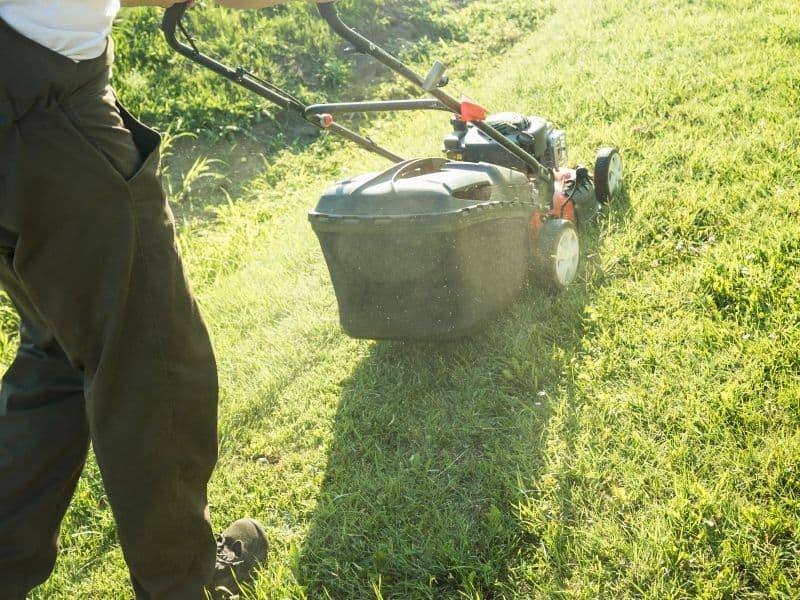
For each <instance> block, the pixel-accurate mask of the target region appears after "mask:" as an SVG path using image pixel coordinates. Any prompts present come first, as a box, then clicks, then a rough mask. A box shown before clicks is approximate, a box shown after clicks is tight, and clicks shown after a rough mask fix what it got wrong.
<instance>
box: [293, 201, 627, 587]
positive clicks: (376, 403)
mask: <svg viewBox="0 0 800 600" xmlns="http://www.w3.org/2000/svg"><path fill="white" fill-rule="evenodd" d="M616 210H617V209H616V207H615V211H616ZM619 210H620V211H621V212H622V214H625V213H626V212H627V210H628V200H627V197H623V198H620V200H619ZM604 218H606V219H608V218H611V219H613V220H614V221H616V219H617V217H613V216H607V217H604ZM584 240H585V246H586V248H585V249H584V253H583V254H584V257H586V261H587V263H588V265H587V268H586V269H585V272H586V274H587V276H588V277H589V278H590V279H598V278H600V274H599V269H597V268H594V267H593V266H592V262H593V261H594V262H596V260H597V259H596V256H597V250H598V247H599V244H600V241H599V234H598V233H597V232H594V233H593V232H591V231H589V232H586V234H585V235H584ZM592 257H595V258H594V259H592ZM593 273H594V275H593ZM600 284H601V283H600ZM596 287H597V283H595V282H594V281H588V282H587V281H584V282H583V283H582V284H580V283H579V284H577V285H574V286H573V287H572V288H571V289H570V290H568V291H567V292H565V293H563V294H560V295H557V296H553V295H550V294H547V293H545V292H542V291H540V290H536V289H528V290H527V291H526V292H525V293H524V294H523V296H522V298H521V299H520V300H519V301H517V302H515V303H514V305H513V306H512V307H511V308H509V309H508V310H507V311H506V312H505V313H504V314H503V315H502V316H501V317H500V318H499V319H498V320H497V321H496V322H495V323H493V324H492V325H491V326H490V327H489V328H488V329H487V330H486V331H485V332H484V333H482V334H481V335H479V336H477V337H475V338H473V339H472V340H468V341H464V342H461V343H456V344H449V345H431V344H420V345H404V344H400V343H377V344H375V345H374V346H373V347H372V350H371V352H370V354H369V356H368V357H367V358H365V359H364V360H363V361H362V362H361V363H360V364H359V365H358V367H357V368H356V369H355V370H354V372H353V373H352V375H351V377H350V378H349V380H348V381H346V382H345V384H344V387H343V392H342V398H341V403H340V405H339V407H338V412H337V415H336V420H335V424H334V434H333V442H332V444H331V447H330V450H329V455H328V465H327V471H326V478H325V481H324V483H323V486H322V489H321V493H320V497H319V503H318V506H317V509H316V511H315V514H314V517H313V519H312V522H311V526H310V529H309V533H308V535H307V538H306V540H305V545H304V549H303V552H302V555H301V556H300V560H299V564H298V565H297V576H298V579H299V580H300V581H301V582H302V583H303V584H304V585H305V586H307V591H308V597H310V598H326V597H330V598H374V597H379V598H380V597H382V598H403V599H406V598H437V599H438V598H456V597H468V598H478V597H482V598H486V597H496V596H500V595H501V594H502V593H503V589H504V588H503V585H504V581H507V579H508V572H509V569H511V568H513V566H514V564H515V561H516V560H517V559H518V557H519V555H520V553H521V549H522V546H523V545H524V544H525V543H526V540H525V535H524V532H523V530H522V529H521V526H520V522H519V516H518V514H517V511H516V508H515V506H516V504H517V503H518V502H520V501H521V500H522V499H523V496H524V494H525V492H526V489H525V486H526V484H529V482H531V481H532V480H534V479H535V478H536V477H537V474H538V473H539V471H540V469H541V466H542V464H543V460H544V457H545V453H546V451H547V449H546V448H545V447H543V440H544V439H545V433H546V428H547V424H548V420H549V417H550V416H551V414H552V411H553V410H554V406H552V405H551V399H554V398H556V395H557V394H558V392H559V391H560V390H562V389H564V388H565V387H566V388H569V387H570V385H571V384H570V381H571V380H570V375H569V373H570V369H571V365H573V364H574V362H575V358H576V356H577V354H578V353H579V352H580V348H581V341H582V336H583V330H582V323H583V311H584V307H585V305H586V303H587V302H588V300H589V298H590V296H591V293H592V290H593V289H595V288H596Z"/></svg>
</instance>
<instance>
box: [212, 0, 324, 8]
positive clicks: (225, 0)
mask: <svg viewBox="0 0 800 600" xmlns="http://www.w3.org/2000/svg"><path fill="white" fill-rule="evenodd" d="M307 1H308V2H314V3H316V4H327V3H329V2H335V1H336V0H307ZM217 2H218V3H219V4H221V5H222V6H227V7H228V8H265V7H267V6H275V5H276V4H286V2H288V0H217Z"/></svg>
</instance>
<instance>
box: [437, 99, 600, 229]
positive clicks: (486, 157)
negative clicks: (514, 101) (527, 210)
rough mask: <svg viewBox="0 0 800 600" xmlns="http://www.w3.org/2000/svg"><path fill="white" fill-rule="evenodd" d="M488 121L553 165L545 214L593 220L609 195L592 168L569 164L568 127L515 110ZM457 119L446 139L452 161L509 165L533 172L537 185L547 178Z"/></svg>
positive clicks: (544, 193)
mask: <svg viewBox="0 0 800 600" xmlns="http://www.w3.org/2000/svg"><path fill="white" fill-rule="evenodd" d="M486 123H488V124H489V125H491V126H492V127H494V128H495V129H496V130H497V131H499V132H500V133H501V134H503V135H504V136H505V137H506V138H507V139H508V140H509V141H511V142H512V143H514V144H516V145H517V146H519V147H520V148H522V149H523V150H525V151H526V152H528V153H529V154H531V155H532V156H533V157H534V158H536V160H537V161H539V162H540V163H541V164H542V165H543V166H545V167H547V168H548V169H552V170H553V172H554V175H555V177H554V180H553V184H552V187H550V188H549V189H548V188H544V189H540V190H539V192H540V193H539V199H540V202H539V207H538V208H539V210H540V211H542V216H548V217H550V216H553V217H557V218H560V219H567V220H569V221H572V222H576V223H588V222H591V221H592V220H593V219H594V218H595V217H596V216H597V213H598V211H599V210H600V202H602V201H604V198H602V197H599V196H598V194H597V193H596V190H595V185H594V181H593V179H592V177H591V176H590V174H589V171H588V169H587V168H586V167H583V166H580V165H578V166H577V167H575V168H574V169H571V168H569V167H568V166H567V161H568V157H567V135H566V133H565V132H564V131H563V130H561V129H556V128H555V126H554V125H553V123H551V122H550V121H548V120H546V119H543V118H542V117H535V116H527V117H526V116H524V115H521V114H519V113H513V112H503V113H498V114H495V115H491V116H489V117H488V118H487V119H486ZM451 124H452V125H453V132H452V133H450V134H449V135H447V136H446V137H445V138H444V152H445V154H446V155H447V158H449V159H450V160H453V161H464V162H471V163H480V162H485V163H490V164H493V165H499V166H504V167H508V168H510V169H514V170H517V171H522V172H523V173H525V174H527V175H528V176H529V177H530V178H531V180H532V184H533V185H537V184H541V183H542V182H537V181H534V177H533V173H532V172H531V171H530V168H529V167H528V166H527V165H526V164H525V163H524V162H523V161H522V160H521V159H519V158H517V157H516V156H514V155H513V154H511V153H509V152H508V151H507V150H506V149H505V148H503V147H502V146H501V145H500V144H498V143H497V142H496V141H495V140H493V139H491V138H490V137H489V136H487V135H486V134H485V133H483V132H482V131H480V130H479V129H478V128H477V127H475V126H474V125H473V124H471V123H465V122H464V121H463V120H461V119H460V118H458V117H456V118H454V119H452V121H451ZM601 170H602V165H601Z"/></svg>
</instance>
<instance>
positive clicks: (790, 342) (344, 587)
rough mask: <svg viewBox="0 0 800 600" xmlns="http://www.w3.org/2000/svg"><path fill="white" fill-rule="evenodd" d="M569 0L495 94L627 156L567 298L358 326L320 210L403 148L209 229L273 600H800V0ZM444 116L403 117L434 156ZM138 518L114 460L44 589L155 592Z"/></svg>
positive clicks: (226, 413)
mask: <svg viewBox="0 0 800 600" xmlns="http://www.w3.org/2000/svg"><path fill="white" fill-rule="evenodd" d="M556 7H557V9H558V10H557V12H556V13H555V14H554V15H553V16H551V17H549V18H548V19H547V20H546V21H544V22H543V24H542V27H541V29H540V31H538V32H536V33H535V34H532V35H531V36H529V37H528V38H526V39H525V40H524V41H523V42H522V43H521V44H519V45H518V46H516V47H515V48H514V49H513V50H512V51H511V52H509V53H508V54H507V55H504V56H500V57H497V58H496V59H495V60H493V61H488V62H487V64H486V65H485V70H484V72H483V73H481V74H480V75H478V76H477V77H476V78H475V80H473V81H471V82H469V84H468V86H469V87H468V89H469V90H470V92H471V94H472V95H474V96H476V97H478V98H479V99H481V100H483V101H485V102H486V103H487V104H488V105H490V106H491V107H492V108H496V109H498V110H504V109H514V110H521V111H524V112H529V113H533V114H541V115H543V116H546V117H548V118H550V119H552V120H553V121H555V122H556V123H557V124H558V125H559V126H562V127H563V128H565V129H566V130H567V132H568V136H569V139H570V140H571V155H572V158H573V159H574V160H576V161H580V162H584V163H591V162H592V160H593V157H594V152H595V150H596V149H597V148H598V147H599V146H602V145H606V144H611V145H616V146H618V147H619V148H620V149H621V151H622V153H623V156H624V158H625V161H626V170H627V186H628V187H627V190H626V193H625V194H624V195H623V196H622V197H621V198H618V199H617V201H616V203H615V204H614V205H612V206H611V207H610V209H609V211H608V214H607V215H605V216H604V217H603V219H602V221H601V224H600V227H599V228H598V230H597V231H596V232H594V233H592V232H588V233H587V235H586V236H585V238H584V239H585V242H586V243H585V250H584V253H585V259H584V269H583V272H582V277H581V280H580V282H579V283H578V285H576V286H574V287H573V288H572V289H571V290H569V291H568V292H567V293H565V294H562V295H559V296H550V295H548V294H545V293H542V292H540V291H538V290H536V289H532V290H530V291H528V292H527V293H526V294H525V295H524V296H523V297H522V298H521V299H520V300H519V301H518V302H517V303H515V304H514V305H513V306H512V307H511V308H510V309H509V310H508V311H507V312H506V313H505V314H504V315H503V316H502V317H501V318H500V319H498V321H497V322H495V323H493V324H492V325H491V326H490V327H489V328H488V329H487V330H486V331H485V332H484V333H482V334H480V335H478V336H477V337H476V338H474V339H472V340H469V341H465V342H462V343H458V344H450V345H404V344H397V343H374V342H364V341H354V340H350V339H348V338H346V337H345V336H344V335H343V334H342V333H341V331H340V330H339V328H338V323H337V314H336V304H335V298H334V296H333V291H332V289H331V287H330V284H329V281H328V276H327V271H326V268H325V265H324V262H323V260H322V256H321V253H320V251H319V248H318V245H317V242H316V239H315V238H314V236H313V233H312V232H311V230H310V228H309V226H308V224H307V223H306V222H305V210H306V209H307V208H308V207H310V206H311V205H313V203H314V201H315V198H316V197H317V196H318V194H319V192H320V191H321V190H322V189H323V188H324V186H325V184H326V182H327V181H330V180H331V179H334V178H336V177H337V176H340V173H346V174H351V173H355V172H359V171H362V170H367V169H374V168H379V167H380V166H381V165H382V164H383V163H381V161H380V160H379V159H372V158H369V157H365V156H364V155H363V154H361V153H359V152H357V151H353V150H352V149H350V148H347V147H342V146H341V145H339V144H333V145H330V146H329V145H325V144H327V142H320V143H319V144H318V145H316V146H313V147H312V148H310V149H309V150H308V152H307V153H305V154H302V155H298V156H286V157H284V158H283V159H280V160H285V161H286V163H285V165H286V168H285V169H284V168H281V167H280V164H282V163H280V161H279V164H278V165H277V166H276V165H271V166H270V168H269V169H268V170H267V172H266V173H265V176H264V177H263V178H262V179H261V180H258V181H255V182H253V185H252V194H251V196H250V199H251V201H249V202H241V203H234V204H232V205H231V206H229V207H226V208H224V209H221V210H220V214H219V220H218V223H217V224H216V225H214V226H213V227H212V226H209V227H208V228H206V229H201V230H195V229H186V230H185V231H184V232H183V235H182V240H181V241H182V244H183V246H184V248H185V250H186V255H187V261H188V263H189V265H190V271H191V275H192V278H193V279H194V280H196V281H197V282H198V290H199V292H200V295H201V300H202V303H203V305H204V309H205V314H206V315H207V318H208V320H209V323H210V326H211V329H212V332H213V335H214V339H215V344H216V347H217V349H218V354H219V357H220V374H221V380H222V384H223V390H224V391H223V397H222V405H221V417H220V428H221V458H220V464H219V468H218V469H217V472H216V474H215V476H214V479H213V481H212V488H211V498H212V503H213V510H214V517H215V521H216V522H217V523H218V524H220V525H223V524H224V523H226V522H227V521H229V520H231V519H233V518H236V517H238V516H241V515H245V514H246V515H251V516H255V517H258V518H260V519H262V520H263V521H264V522H265V524H266V525H267V527H268V530H269V534H270V537H271V540H272V542H273V551H272V557H271V561H270V564H269V565H268V566H267V567H266V568H265V570H264V572H263V574H262V578H261V579H260V580H259V582H258V583H257V585H256V587H255V589H254V590H252V593H250V594H248V595H247V597H253V598H261V599H264V598H334V599H361V598H398V599H405V598H436V599H438V598H473V599H477V598H654V599H656V598H658V599H661V598H697V597H700V598H794V597H798V595H799V594H800V586H798V578H799V577H800V572H799V571H798V559H797V551H798V536H799V533H800V532H799V531H798V516H800V515H799V514H798V513H800V507H799V506H798V486H799V485H800V484H799V483H798V482H799V481H800V480H799V479H798V468H800V454H799V453H798V449H797V448H798V434H797V430H798V405H799V404H800V385H798V382H797V373H798V367H800V365H799V364H798V362H799V360H798V357H799V356H800V332H799V331H800V330H799V329H798V325H800V324H799V323H798V307H797V303H798V302H800V273H798V271H799V270H800V269H799V267H800V265H799V264H798V261H800V258H798V257H799V255H800V224H798V217H800V210H799V209H798V206H800V191H799V190H798V179H799V178H800V150H798V148H797V140H798V138H800V120H799V119H798V109H797V107H798V106H800V86H798V80H800V67H798V64H799V63H798V57H800V25H798V24H797V21H796V20H795V18H794V12H795V6H794V3H793V2H790V1H788V0H785V1H780V0H776V1H774V2H771V3H769V6H766V5H765V4H764V3H761V2H744V1H734V0H731V1H728V2H724V1H717V2H712V1H708V2H693V3H688V2H637V3H634V2H623V1H614V0H611V1H609V2H606V3H604V4H603V6H602V10H600V9H599V7H598V5H597V4H596V3H592V2H588V0H583V1H578V2H569V3H567V2H558V3H556ZM459 85H460V84H459ZM445 130H446V123H443V120H442V118H441V116H439V115H419V116H413V117H403V119H402V120H398V121H396V122H384V123H381V124H380V125H379V126H378V127H376V128H375V131H374V134H375V136H376V137H378V138H383V139H387V140H391V141H393V143H394V144H395V146H394V147H396V148H398V149H400V150H401V151H404V152H407V153H408V154H418V153H419V154H427V153H431V154H432V155H435V154H436V153H437V151H438V146H439V141H438V136H439V133H440V132H444V131H445ZM323 157H324V162H323V161H322V158H323ZM276 169H277V170H276ZM276 173H277V174H278V175H276ZM215 257H216V258H215ZM231 258H232V259H233V260H235V263H236V265H238V266H237V269H236V270H235V272H232V271H231V270H230V269H229V268H227V267H226V263H227V261H228V260H229V259H231ZM112 523H113V521H112V519H111V515H110V511H109V510H108V507H107V506H106V505H105V502H104V501H103V498H102V488H101V486H100V482H99V476H98V474H97V472H96V469H95V467H93V466H90V468H89V469H88V471H87V474H86V475H85V476H84V478H83V479H82V481H81V484H80V486H79V490H78V497H77V499H76V503H75V506H74V507H73V509H72V511H71V512H70V514H69V516H68V520H67V523H66V524H65V528H64V534H63V536H62V541H63V543H64V552H63V554H62V557H61V559H60V563H59V567H58V569H57V572H56V574H55V576H54V577H53V579H52V580H51V582H49V583H48V584H46V586H43V587H42V588H40V590H38V591H37V593H36V594H34V597H35V598H73V597H80V598H117V597H119V598H124V597H126V595H127V594H128V591H127V590H128V588H127V587H126V585H127V584H126V582H125V577H126V576H125V570H124V563H122V560H121V556H120V554H119V551H118V550H115V549H112V548H113V545H112V543H113V541H114V535H113V526H112Z"/></svg>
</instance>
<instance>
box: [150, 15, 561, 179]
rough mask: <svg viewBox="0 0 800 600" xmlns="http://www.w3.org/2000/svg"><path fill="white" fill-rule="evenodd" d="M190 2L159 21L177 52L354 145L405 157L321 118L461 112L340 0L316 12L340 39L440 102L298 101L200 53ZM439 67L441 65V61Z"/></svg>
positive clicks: (509, 147) (505, 143)
mask: <svg viewBox="0 0 800 600" xmlns="http://www.w3.org/2000/svg"><path fill="white" fill-rule="evenodd" d="M187 8H188V4H187V3H186V2H179V3H177V4H173V5H172V6H171V7H170V8H168V9H167V10H166V11H165V12H164V18H163V20H162V22H161V29H162V30H163V32H164V35H165V37H166V40H167V43H168V44H169V45H170V46H171V47H172V48H173V49H174V50H175V51H177V52H178V53H179V54H182V55H183V56H186V57H187V58H189V59H190V60H192V61H194V62H197V63H198V64H201V65H203V66H205V67H206V68H208V69H210V70H211V71H214V72H215V73H217V74H219V75H222V76H223V77H225V78H227V79H229V80H231V81H233V82H234V83H237V84H239V85H241V86H242V87H244V88H246V89H248V90H250V91H252V92H254V93H256V94H258V95H260V96H262V97H264V98H266V99H268V100H270V101H271V102H273V103H275V104H277V105H278V106H280V107H282V108H287V109H290V110H293V111H294V112H295V113H297V114H298V115H300V116H301V117H302V118H304V119H305V120H306V121H308V122H310V123H312V124H314V125H316V126H317V127H320V128H322V129H329V130H330V131H332V132H333V133H336V134H338V135H340V136H342V137H344V138H346V139H348V140H350V141H352V142H354V143H356V144H357V145H359V146H361V147H362V148H364V149H366V150H370V151H372V152H375V153H376V154H379V155H381V156H383V157H385V158H388V159H389V160H392V161H394V162H400V161H402V160H403V159H402V158H401V157H399V156H397V155H395V154H393V153H392V152H389V151H388V150H386V149H385V148H382V147H381V146H379V145H377V144H376V143H375V142H373V141H372V140H371V139H369V138H365V137H363V136H361V135H359V134H357V133H355V132H353V131H350V130H349V129H347V128H345V127H342V126H341V125H339V124H337V123H333V122H330V121H326V120H325V119H323V118H321V117H322V116H324V115H326V114H327V115H330V114H332V112H340V113H342V112H371V111H379V110H420V109H423V110H446V111H448V112H452V113H455V114H456V115H460V114H461V102H459V101H458V100H456V99H455V98H453V97H452V96H450V95H449V94H448V93H446V92H444V91H443V90H441V89H438V88H436V87H434V86H430V85H429V84H428V82H426V80H425V79H423V78H422V77H420V76H419V75H418V74H417V73H415V72H414V71H413V70H411V69H409V68H408V67H407V66H406V65H404V64H403V63H402V62H400V61H399V60H397V59H396V58H395V57H394V56H392V55H391V54H389V53H388V52H386V51H385V50H383V49H382V48H381V47H379V46H378V45H377V44H375V43H374V42H372V41H370V40H368V39H367V38H365V37H364V36H363V35H361V34H360V33H358V32H357V31H355V30H354V29H352V28H351V27H349V26H348V25H346V24H345V23H344V22H343V21H342V20H341V19H340V18H339V14H338V12H337V11H336V4H335V1H334V2H326V3H320V4H317V10H318V11H319V14H320V16H321V17H322V18H323V19H324V20H325V21H326V22H327V23H328V26H329V27H330V28H331V29H332V30H333V31H334V32H335V33H336V34H337V35H339V36H340V37H341V38H343V39H345V40H347V41H348V42H350V43H351V44H353V47H354V48H355V50H356V51H357V52H361V53H363V54H367V55H369V56H372V57H373V58H375V59H376V60H377V61H379V62H380V63H382V64H384V65H385V66H387V67H388V68H389V69H391V70H392V71H394V72H395V73H397V74H398V75H400V76H402V77H404V78H405V79H407V80H408V81H410V82H411V83H413V84H414V85H416V86H417V87H420V88H421V89H423V90H424V91H426V92H427V93H429V94H430V95H431V96H433V97H434V98H435V99H436V102H431V101H430V100H402V101H388V102H350V103H341V104H329V105H324V104H320V105H313V106H311V107H306V106H305V105H304V104H303V103H302V102H301V101H300V100H298V99H297V98H295V97H294V96H292V95H291V94H289V93H287V92H286V91H284V90H282V89H280V88H278V87H277V86H275V85H273V84H272V83H270V82H267V81H264V80H261V79H258V78H256V77H255V76H254V75H252V74H251V73H248V72H247V71H246V70H245V69H243V68H238V69H232V68H230V67H227V66H225V65H223V64H222V63H220V62H219V61H216V60H214V59H213V58H211V57H209V56H206V55H204V54H202V53H201V52H200V51H199V50H198V49H197V47H196V46H195V45H194V40H193V39H192V37H191V36H190V35H189V33H188V32H187V31H186V30H185V29H184V28H183V25H182V23H181V20H182V19H183V16H184V14H185V13H186V9H187ZM176 29H181V32H182V33H183V34H184V36H186V38H187V40H188V41H189V44H191V45H188V44H185V43H183V42H181V41H180V40H178V38H177V36H176V34H175V32H176ZM439 66H441V65H439ZM326 107H327V108H329V110H328V111H327V112H323V111H324V110H325V108H326ZM472 123H473V125H474V126H475V127H476V128H477V129H478V130H480V131H481V132H483V133H484V134H485V135H486V136H488V137H489V138H491V139H492V140H494V141H495V142H496V143H498V144H499V145H500V146H502V147H503V148H504V149H505V150H506V151H507V152H509V153H510V154H512V155H513V156H515V157H516V158H518V159H519V160H521V161H522V162H523V163H524V164H526V165H528V167H530V168H532V170H533V171H534V172H535V173H536V174H537V175H538V176H539V177H542V178H544V179H545V180H549V181H552V178H553V175H552V173H551V171H550V170H549V169H547V168H545V167H544V166H543V165H542V164H541V163H539V161H537V160H536V158H534V157H533V156H532V155H531V154H529V153H528V152H526V151H525V150H523V149H522V148H520V147H519V146H517V145H516V144H514V143H513V142H511V140H509V139H508V138H506V137H505V136H504V135H503V134H502V133H500V132H499V131H497V130H496V129H495V128H494V127H492V126H491V125H489V124H488V123H486V122H484V121H472Z"/></svg>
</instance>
